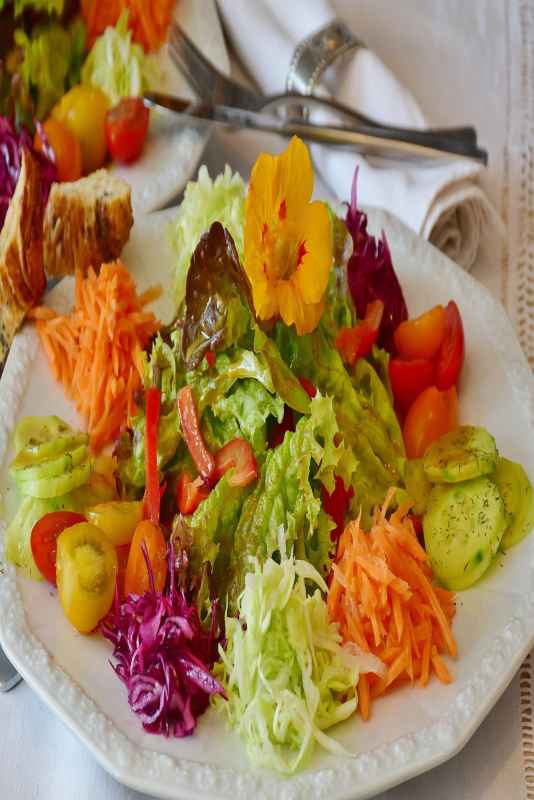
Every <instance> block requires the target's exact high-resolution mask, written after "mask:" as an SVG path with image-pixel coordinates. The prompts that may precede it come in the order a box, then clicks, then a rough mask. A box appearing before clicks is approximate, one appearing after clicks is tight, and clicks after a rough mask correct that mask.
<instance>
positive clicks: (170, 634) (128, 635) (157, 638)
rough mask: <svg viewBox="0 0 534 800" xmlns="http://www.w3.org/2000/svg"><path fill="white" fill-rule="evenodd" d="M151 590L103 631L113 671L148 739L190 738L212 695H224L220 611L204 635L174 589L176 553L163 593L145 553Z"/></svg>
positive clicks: (114, 615) (125, 604) (120, 605)
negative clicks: (218, 665) (217, 672)
mask: <svg viewBox="0 0 534 800" xmlns="http://www.w3.org/2000/svg"><path fill="white" fill-rule="evenodd" d="M144 555H145V560H146V562H147V569H148V571H149V577H150V585H151V589H150V591H148V592H145V594H143V595H133V594H130V595H128V597H126V598H125V599H124V600H123V601H122V602H119V599H118V594H117V595H116V597H115V608H114V610H112V611H111V612H110V614H109V615H108V616H107V618H106V619H105V620H104V621H103V622H102V624H101V626H100V628H101V631H102V634H103V635H104V636H105V638H106V639H109V641H110V642H111V643H112V644H113V657H114V658H115V660H116V663H115V664H114V665H112V666H113V669H114V670H115V672H116V673H117V675H118V676H119V678H120V679H121V681H122V682H123V683H124V685H125V686H126V688H127V690H128V702H129V704H130V707H131V709H132V711H134V712H135V713H136V714H137V715H138V717H139V718H140V720H141V721H142V723H143V728H144V729H145V730H146V731H148V732H149V733H155V734H163V735H164V736H167V737H173V736H174V737H178V738H180V737H182V736H190V735H191V734H192V733H193V732H194V730H195V727H196V723H197V718H198V717H199V716H200V714H202V713H203V712H204V711H205V710H206V708H207V707H208V704H209V699H210V697H211V695H214V694H220V695H222V696H223V697H225V692H224V689H223V687H222V685H221V684H220V683H219V681H218V680H217V679H216V678H214V676H213V675H212V673H211V669H212V667H213V664H214V663H215V661H216V660H217V658H218V643H219V641H220V638H221V636H220V631H219V629H218V625H217V621H216V620H217V607H216V604H214V607H213V609H212V624H211V627H210V629H209V630H208V631H206V630H205V629H204V627H203V625H202V623H201V621H200V617H199V614H198V610H197V608H196V606H195V605H190V604H189V603H188V602H187V599H186V596H185V594H184V593H183V592H182V591H179V590H177V589H176V588H175V578H174V561H175V559H174V551H173V549H172V547H171V548H170V553H169V564H170V569H169V582H168V586H167V589H166V591H165V592H156V591H155V590H154V581H153V577H152V570H151V566H150V560H149V558H148V554H147V553H146V550H144Z"/></svg>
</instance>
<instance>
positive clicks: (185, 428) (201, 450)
mask: <svg viewBox="0 0 534 800" xmlns="http://www.w3.org/2000/svg"><path fill="white" fill-rule="evenodd" d="M176 400H177V403H178V411H179V414H180V422H181V423H182V434H183V437H184V439H185V443H186V445H187V449H188V450H189V453H190V455H191V458H192V459H193V461H194V464H195V467H196V468H197V469H198V471H199V473H200V474H201V475H202V477H203V478H204V479H206V480H209V479H210V478H211V477H212V474H213V471H214V469H215V459H214V458H213V455H212V454H211V453H210V451H209V450H208V448H207V447H206V443H205V441H204V437H203V436H202V432H201V430H200V423H199V421H198V414H197V407H196V403H195V397H194V395H193V390H192V389H191V387H190V386H189V385H188V386H183V387H182V388H181V389H180V391H179V392H178V397H177V399H176Z"/></svg>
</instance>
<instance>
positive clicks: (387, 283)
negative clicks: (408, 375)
mask: <svg viewBox="0 0 534 800" xmlns="http://www.w3.org/2000/svg"><path fill="white" fill-rule="evenodd" d="M357 179H358V168H356V171H355V173H354V178H353V181H352V192H351V199H350V205H349V207H348V210H347V216H346V218H345V224H346V226H347V229H348V231H349V233H350V235H351V237H352V243H353V252H352V255H351V257H350V259H349V261H348V263H347V280H348V284H349V289H350V293H351V295H352V300H353V302H354V305H355V307H356V313H357V314H358V317H359V319H363V318H364V317H365V311H366V308H367V305H368V303H371V302H372V301H373V300H382V302H383V303H384V314H383V317H382V323H381V325H380V331H379V334H378V345H379V346H380V347H382V348H384V350H387V351H388V353H392V354H394V353H395V349H396V348H395V343H394V341H393V334H394V333H395V329H396V328H397V326H398V325H400V323H401V322H403V321H404V320H405V319H408V309H407V307H406V302H405V300H404V295H403V293H402V289H401V285H400V283H399V280H398V278H397V276H396V274H395V270H394V269H393V263H392V261H391V253H390V250H389V247H388V243H387V239H386V234H385V233H384V231H382V236H381V238H380V239H378V240H377V239H375V237H374V236H371V234H370V233H368V232H367V214H364V212H363V211H360V210H359V209H358V204H357V193H356V184H357Z"/></svg>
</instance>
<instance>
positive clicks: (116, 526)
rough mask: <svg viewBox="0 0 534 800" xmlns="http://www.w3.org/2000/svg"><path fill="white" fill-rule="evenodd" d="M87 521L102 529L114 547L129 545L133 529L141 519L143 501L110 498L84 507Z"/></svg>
mask: <svg viewBox="0 0 534 800" xmlns="http://www.w3.org/2000/svg"><path fill="white" fill-rule="evenodd" d="M85 513H86V515H87V519H88V521H89V522H92V523H93V525H96V527H97V528H100V530H101V531H104V533H105V534H106V536H107V537H108V539H109V541H110V542H111V544H113V545H115V547H119V546H120V545H129V544H130V542H131V541H132V538H133V535H134V533H135V529H136V528H137V526H138V525H139V523H140V522H141V520H142V519H143V503H142V502H141V501H140V500H139V501H137V500H112V501H111V502H109V503H98V504H97V505H95V506H93V507H92V508H88V509H86V512H85Z"/></svg>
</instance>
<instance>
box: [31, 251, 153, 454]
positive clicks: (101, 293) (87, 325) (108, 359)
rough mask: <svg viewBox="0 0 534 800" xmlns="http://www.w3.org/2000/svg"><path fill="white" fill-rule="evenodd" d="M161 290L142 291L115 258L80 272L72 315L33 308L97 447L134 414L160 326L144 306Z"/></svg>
mask: <svg viewBox="0 0 534 800" xmlns="http://www.w3.org/2000/svg"><path fill="white" fill-rule="evenodd" d="M160 291H161V290H158V289H157V288H155V287H154V288H151V289H148V290H147V291H146V292H144V293H143V294H141V295H138V294H137V292H136V288H135V283H134V281H133V278H132V276H131V275H130V273H129V272H128V270H127V269H126V267H125V266H124V265H123V264H122V263H121V262H120V261H115V262H113V263H110V264H103V265H102V267H101V270H100V273H99V274H98V275H96V273H95V272H94V271H93V270H92V269H90V270H89V271H88V273H87V275H86V276H85V277H84V276H83V275H82V274H81V273H78V274H77V275H76V289H75V304H74V309H73V310H72V312H71V313H70V314H68V315H67V316H61V315H59V314H56V313H55V312H54V311H52V310H51V309H49V308H46V307H45V306H39V307H38V308H35V309H33V311H32V313H31V317H32V318H33V319H34V320H35V323H36V325H37V330H38V332H39V336H40V338H41V341H42V343H43V346H44V349H45V352H46V355H47V358H48V362H49V364H50V368H51V370H52V373H53V375H54V377H55V378H56V380H58V381H60V382H61V383H62V384H63V389H64V390H65V394H66V395H67V397H68V398H69V399H70V400H72V401H73V402H74V404H75V405H76V408H77V409H78V412H79V413H80V414H81V415H82V417H83V418H84V419H85V422H86V424H87V428H88V431H89V434H90V439H91V446H92V448H93V450H94V451H95V452H98V451H99V450H101V449H102V447H103V446H104V445H105V444H107V443H108V442H111V441H112V440H113V439H114V438H115V437H116V436H117V434H118V432H119V430H120V428H121V426H122V425H124V423H125V422H126V421H127V420H128V419H129V418H130V417H131V416H132V415H133V414H134V413H135V394H136V392H137V390H138V389H139V388H140V387H141V382H142V377H143V376H142V362H141V358H140V355H141V353H142V351H143V350H144V348H145V347H146V346H147V345H148V344H149V342H150V340H151V338H152V337H153V336H154V334H155V333H156V332H157V331H158V329H159V327H160V325H159V323H158V321H157V320H156V317H155V316H154V314H152V313H151V312H149V311H144V306H145V305H146V304H147V303H148V302H151V301H152V300H154V299H156V297H157V296H158V295H159V293H160Z"/></svg>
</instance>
